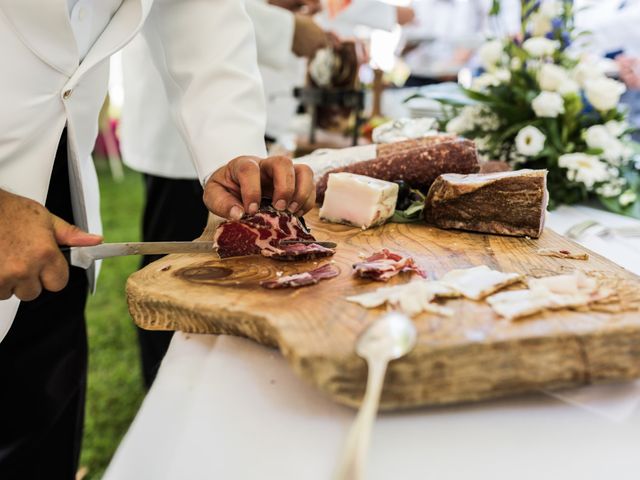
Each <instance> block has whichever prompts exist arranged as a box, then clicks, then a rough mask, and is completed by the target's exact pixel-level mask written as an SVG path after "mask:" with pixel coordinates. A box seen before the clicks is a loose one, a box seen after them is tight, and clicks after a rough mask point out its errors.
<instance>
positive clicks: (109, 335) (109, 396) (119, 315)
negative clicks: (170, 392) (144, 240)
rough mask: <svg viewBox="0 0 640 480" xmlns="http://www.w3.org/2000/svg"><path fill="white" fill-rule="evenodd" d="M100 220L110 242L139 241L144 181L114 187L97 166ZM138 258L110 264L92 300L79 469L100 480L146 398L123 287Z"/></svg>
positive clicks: (131, 179)
mask: <svg viewBox="0 0 640 480" xmlns="http://www.w3.org/2000/svg"><path fill="white" fill-rule="evenodd" d="M97 166H98V174H99V177H100V189H101V201H102V221H103V225H104V236H105V241H107V242H122V241H134V240H137V239H138V238H139V237H140V218H141V217H140V215H141V209H142V194H143V193H142V180H141V178H140V176H139V175H138V174H136V173H134V172H132V171H130V170H127V171H126V172H125V173H126V175H125V178H124V180H123V181H122V182H121V183H117V182H115V181H114V180H113V179H112V177H111V174H110V172H109V170H108V168H106V165H105V164H104V162H98V165H97ZM139 262H140V258H139V257H121V258H114V259H109V260H106V261H104V262H103V263H102V271H101V274H100V278H99V280H98V289H97V292H96V294H95V295H94V296H93V297H91V298H90V299H89V305H88V307H87V325H88V331H89V386H88V392H87V410H86V419H85V433H84V443H83V449H82V457H81V460H80V465H81V467H86V468H87V469H88V473H87V476H86V477H85V478H86V479H91V480H97V479H99V478H100V477H101V476H102V474H103V473H104V470H105V468H106V467H107V465H108V464H109V460H110V459H111V456H112V455H113V453H114V452H115V449H116V448H117V446H118V444H119V443H120V440H121V439H122V436H123V435H124V434H125V432H126V431H127V428H128V427H129V424H130V423H131V421H132V420H133V417H134V416H135V414H136V412H137V410H138V407H139V406H140V402H141V401H142V398H143V397H144V391H143V387H142V380H141V373H140V361H139V352H138V344H137V339H136V333H135V327H134V325H133V322H132V320H131V317H130V316H129V312H128V310H127V303H126V299H125V293H124V286H125V282H126V280H127V277H128V276H129V275H130V274H131V273H132V272H134V271H135V270H136V269H137V267H138V263H139Z"/></svg>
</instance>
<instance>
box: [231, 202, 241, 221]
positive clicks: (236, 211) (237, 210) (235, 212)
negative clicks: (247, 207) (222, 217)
mask: <svg viewBox="0 0 640 480" xmlns="http://www.w3.org/2000/svg"><path fill="white" fill-rule="evenodd" d="M243 215H244V210H243V209H242V207H239V206H238V205H234V206H233V207H231V210H230V211H229V218H230V219H231V220H240V219H241V218H242V216H243Z"/></svg>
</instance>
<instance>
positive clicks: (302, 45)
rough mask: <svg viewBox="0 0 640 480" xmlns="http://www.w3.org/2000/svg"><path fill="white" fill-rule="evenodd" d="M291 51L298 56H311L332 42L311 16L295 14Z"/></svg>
mask: <svg viewBox="0 0 640 480" xmlns="http://www.w3.org/2000/svg"><path fill="white" fill-rule="evenodd" d="M294 28H295V29H294V32H293V45H292V46H291V51H292V52H293V53H295V54H296V55H297V56H298V57H306V58H313V56H314V55H315V54H316V52H317V51H318V50H320V49H321V48H325V47H327V46H329V45H330V43H332V37H330V36H329V35H328V34H327V33H326V32H325V31H324V30H322V28H320V27H319V26H318V24H317V23H316V22H314V21H313V19H312V18H311V17H308V16H306V15H300V14H297V15H296V16H295V27H294Z"/></svg>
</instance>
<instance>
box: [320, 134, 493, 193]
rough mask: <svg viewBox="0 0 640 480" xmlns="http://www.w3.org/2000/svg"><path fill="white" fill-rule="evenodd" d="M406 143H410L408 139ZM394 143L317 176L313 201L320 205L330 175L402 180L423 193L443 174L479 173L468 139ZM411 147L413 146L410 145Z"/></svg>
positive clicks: (476, 155)
mask: <svg viewBox="0 0 640 480" xmlns="http://www.w3.org/2000/svg"><path fill="white" fill-rule="evenodd" d="M409 142H414V141H413V140H409ZM403 143H404V142H398V143H397V144H396V143H393V144H388V145H385V147H384V149H382V147H380V149H381V151H378V152H376V157H375V158H372V159H370V160H360V161H356V162H353V163H348V164H346V165H342V166H339V167H335V168H332V169H330V170H325V169H323V172H322V175H321V176H318V175H317V180H316V194H317V201H318V202H322V201H323V199H324V193H325V191H326V189H327V181H328V175H329V174H330V173H338V172H348V173H355V174H358V175H365V176H367V177H372V178H377V179H379V180H386V181H388V182H393V181H396V180H403V181H404V182H406V183H407V184H409V185H410V186H411V187H412V188H416V189H418V190H423V191H426V190H427V189H428V188H429V186H430V185H431V184H432V183H433V181H434V180H435V179H436V178H438V176H439V175H441V174H443V173H475V172H477V171H478V170H479V168H480V167H479V164H478V152H477V150H476V146H475V143H474V142H472V141H471V140H466V139H461V138H455V139H451V138H450V137H447V138H446V139H443V140H441V141H435V142H434V141H431V142H429V143H426V144H418V146H411V147H406V148H399V146H400V144H403ZM412 145H413V144H412Z"/></svg>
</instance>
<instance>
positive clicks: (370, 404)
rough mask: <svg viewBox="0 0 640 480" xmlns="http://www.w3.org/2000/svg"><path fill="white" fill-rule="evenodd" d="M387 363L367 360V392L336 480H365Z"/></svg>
mask: <svg viewBox="0 0 640 480" xmlns="http://www.w3.org/2000/svg"><path fill="white" fill-rule="evenodd" d="M387 363H388V360H386V359H374V358H368V359H367V365H368V368H369V374H368V376H367V390H366V392H365V395H364V400H363V401H362V405H361V406H360V411H359V412H358V416H357V417H356V419H355V420H354V422H353V424H352V425H351V429H350V430H349V435H348V437H347V443H346V445H345V449H344V453H343V456H342V460H341V461H340V464H339V466H338V470H337V472H336V475H335V477H334V478H335V480H360V479H362V478H363V474H364V463H365V459H366V456H367V450H368V449H369V441H370V439H371V429H372V427H373V422H374V420H375V418H376V413H377V411H378V403H379V402H380V394H381V393H382V386H383V384H384V375H385V372H386V371H387Z"/></svg>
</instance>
